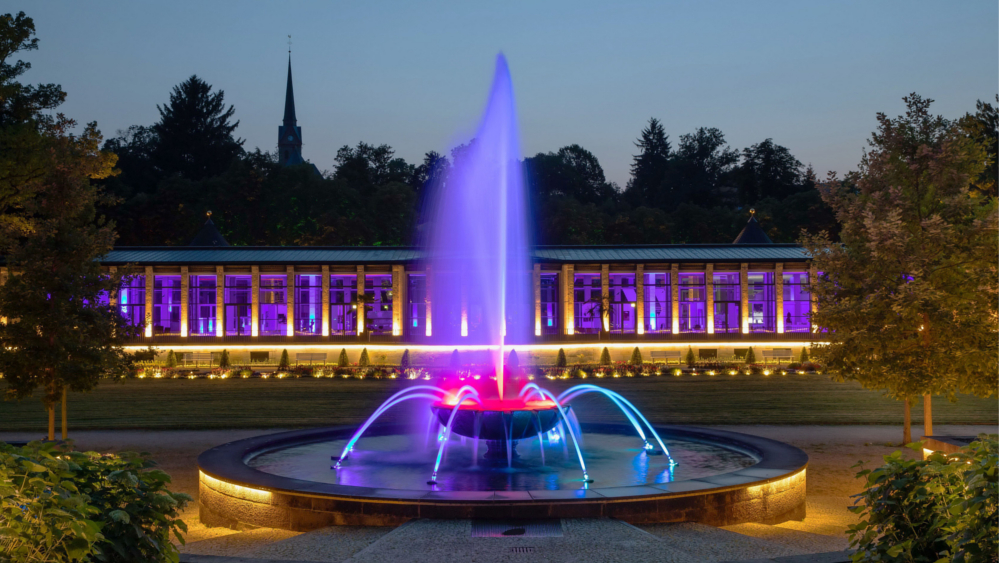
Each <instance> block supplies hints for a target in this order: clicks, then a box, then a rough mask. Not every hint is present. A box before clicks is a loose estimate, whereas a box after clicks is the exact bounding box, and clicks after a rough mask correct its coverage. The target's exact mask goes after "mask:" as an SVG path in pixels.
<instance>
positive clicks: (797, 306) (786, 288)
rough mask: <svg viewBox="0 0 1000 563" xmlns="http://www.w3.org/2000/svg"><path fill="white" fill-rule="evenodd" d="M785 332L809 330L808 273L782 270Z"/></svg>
mask: <svg viewBox="0 0 1000 563" xmlns="http://www.w3.org/2000/svg"><path fill="white" fill-rule="evenodd" d="M782 279H783V281H784V285H783V288H782V293H783V295H784V308H785V332H809V331H810V330H809V328H810V327H809V305H810V303H809V299H810V297H809V274H808V273H806V272H784V273H783V274H782Z"/></svg>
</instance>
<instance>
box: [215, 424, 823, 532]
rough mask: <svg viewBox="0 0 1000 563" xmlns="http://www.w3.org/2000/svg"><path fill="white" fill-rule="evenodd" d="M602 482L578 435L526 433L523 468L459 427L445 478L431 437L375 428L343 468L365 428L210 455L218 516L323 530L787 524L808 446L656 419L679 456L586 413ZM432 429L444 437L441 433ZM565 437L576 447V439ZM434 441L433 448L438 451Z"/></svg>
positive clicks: (236, 446) (220, 520)
mask: <svg viewBox="0 0 1000 563" xmlns="http://www.w3.org/2000/svg"><path fill="white" fill-rule="evenodd" d="M581 427H582V430H583V438H582V440H583V451H584V459H585V461H586V463H587V470H588V472H589V475H590V477H591V478H592V479H594V482H593V483H589V484H588V483H584V482H583V481H582V474H581V471H580V468H579V463H578V462H577V461H576V459H575V457H576V456H575V452H574V449H573V447H572V444H565V442H562V441H556V442H555V443H551V444H549V443H546V446H545V452H544V454H545V461H544V463H542V459H541V456H542V451H541V449H540V448H539V444H538V440H537V437H536V438H534V439H531V440H530V441H527V440H526V441H524V442H522V447H521V448H520V449H521V458H520V459H512V462H511V467H509V468H508V467H507V464H506V460H504V463H503V464H499V465H498V464H497V463H496V462H493V463H489V462H485V461H481V460H480V461H477V456H476V453H477V452H476V451H475V449H476V447H477V446H476V444H475V441H473V440H466V443H465V444H464V445H463V444H462V438H459V437H453V438H452V441H451V442H449V444H448V450H447V453H446V455H445V458H444V460H443V463H442V466H441V470H440V472H439V475H438V479H437V481H438V482H437V484H435V485H433V486H428V485H427V484H425V482H426V479H427V477H428V475H429V474H430V471H431V468H432V465H433V459H431V458H432V457H436V448H435V447H434V444H427V445H426V446H425V443H424V442H423V440H426V437H425V436H410V435H408V434H407V428H404V427H401V426H388V425H387V426H380V427H372V428H370V429H369V431H368V432H366V434H365V436H364V437H363V438H362V439H361V441H360V442H358V448H357V449H356V451H355V452H354V453H352V455H351V457H350V458H349V459H348V460H347V461H346V462H345V463H344V465H343V467H342V469H341V470H340V471H334V470H331V469H329V467H330V457H331V455H334V456H336V454H338V453H339V451H340V448H342V447H343V445H344V444H346V442H347V441H348V440H349V439H350V438H351V436H352V434H353V433H354V431H355V430H356V428H355V427H353V426H351V427H339V428H325V429H313V430H300V431H294V432H284V433H280V434H272V435H266V436H260V437H257V438H250V439H247V440H240V441H238V442H232V443H229V444H225V445H223V446H219V447H216V448H213V449H211V450H208V451H206V452H205V453H203V454H202V455H201V456H200V457H199V458H198V465H199V468H200V472H201V475H200V485H199V493H200V494H199V508H200V515H201V520H202V522H203V523H204V524H205V525H208V526H229V527H244V526H266V527H276V528H283V529H289V530H299V531H303V530H311V529H316V528H319V527H323V526H329V525H378V526H386V525H398V524H401V523H403V522H405V521H407V520H410V519H412V518H497V519H502V518H601V517H613V518H618V519H622V520H625V521H627V522H631V523H653V522H681V521H696V522H702V523H706V524H711V525H717V526H721V525H729V524H736V523H742V522H762V523H768V524H774V523H778V522H783V521H786V520H789V519H793V518H802V517H804V516H805V469H806V463H807V460H808V458H807V456H806V455H805V453H804V452H802V451H801V450H799V449H798V448H795V447H792V446H789V445H787V444H783V443H781V442H776V441H773V440H768V439H765V438H760V437H756V436H749V435H745V434H739V433H735V432H725V431H721V430H707V429H700V428H690V427H681V426H658V427H656V429H657V432H658V433H659V435H660V437H661V438H663V440H664V441H665V442H666V445H667V447H668V449H670V453H671V456H672V457H673V458H674V459H675V460H676V461H677V462H678V463H677V465H676V466H675V467H670V466H669V460H668V458H667V457H666V456H662V455H659V456H658V455H648V454H647V453H646V452H645V451H643V449H642V447H641V445H642V441H641V440H640V439H639V438H638V437H637V436H636V435H635V434H634V429H633V428H632V427H631V426H628V425H612V424H583V425H581ZM432 441H433V440H432ZM564 447H565V448H564ZM430 452H434V456H431V455H430Z"/></svg>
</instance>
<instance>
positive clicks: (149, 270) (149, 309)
mask: <svg viewBox="0 0 1000 563" xmlns="http://www.w3.org/2000/svg"><path fill="white" fill-rule="evenodd" d="M143 308H144V309H145V310H146V336H147V337H149V336H153V267H152V266H146V305H145V307H143Z"/></svg>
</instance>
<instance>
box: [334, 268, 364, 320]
mask: <svg viewBox="0 0 1000 563" xmlns="http://www.w3.org/2000/svg"><path fill="white" fill-rule="evenodd" d="M357 313H358V277H357V276H355V275H350V276H330V334H337V335H347V334H357V333H358V315H357Z"/></svg>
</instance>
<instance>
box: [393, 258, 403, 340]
mask: <svg viewBox="0 0 1000 563" xmlns="http://www.w3.org/2000/svg"><path fill="white" fill-rule="evenodd" d="M405 312H406V272H405V271H404V270H403V266H402V265H400V264H396V265H393V266H392V335H393V336H399V335H401V334H403V323H405V322H406V319H405V317H404V313H405Z"/></svg>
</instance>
